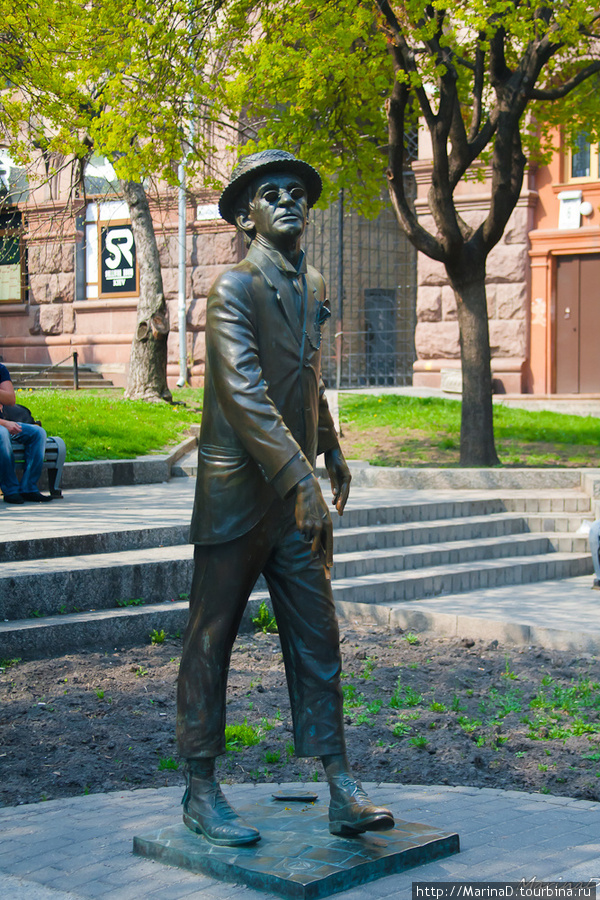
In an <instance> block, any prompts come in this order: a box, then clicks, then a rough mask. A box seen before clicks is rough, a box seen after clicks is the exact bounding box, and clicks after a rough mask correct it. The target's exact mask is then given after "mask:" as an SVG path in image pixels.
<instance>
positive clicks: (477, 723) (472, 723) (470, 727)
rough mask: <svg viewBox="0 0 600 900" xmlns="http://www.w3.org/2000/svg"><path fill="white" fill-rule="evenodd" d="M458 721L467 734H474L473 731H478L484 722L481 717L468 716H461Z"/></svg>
mask: <svg viewBox="0 0 600 900" xmlns="http://www.w3.org/2000/svg"><path fill="white" fill-rule="evenodd" d="M457 722H458V724H459V725H460V727H461V728H462V729H463V731H466V732H467V734H472V732H473V731H477V729H478V728H481V726H482V724H483V723H482V721H481V719H469V718H468V716H459V717H458V719H457Z"/></svg>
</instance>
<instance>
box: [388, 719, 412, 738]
mask: <svg viewBox="0 0 600 900" xmlns="http://www.w3.org/2000/svg"><path fill="white" fill-rule="evenodd" d="M411 730H412V729H411V727H410V725H407V723H406V722H396V724H395V725H394V727H393V728H392V734H393V735H394V737H397V738H400V737H404V736H405V735H407V734H410V732H411Z"/></svg>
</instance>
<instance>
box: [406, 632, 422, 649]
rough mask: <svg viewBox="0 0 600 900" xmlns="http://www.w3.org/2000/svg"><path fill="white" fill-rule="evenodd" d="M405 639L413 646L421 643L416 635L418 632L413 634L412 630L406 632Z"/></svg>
mask: <svg viewBox="0 0 600 900" xmlns="http://www.w3.org/2000/svg"><path fill="white" fill-rule="evenodd" d="M404 640H405V641H406V643H407V644H410V645H411V646H412V647H415V646H416V645H417V644H418V643H419V638H418V637H417V636H416V634H413V633H412V631H407V632H406V634H405V635H404Z"/></svg>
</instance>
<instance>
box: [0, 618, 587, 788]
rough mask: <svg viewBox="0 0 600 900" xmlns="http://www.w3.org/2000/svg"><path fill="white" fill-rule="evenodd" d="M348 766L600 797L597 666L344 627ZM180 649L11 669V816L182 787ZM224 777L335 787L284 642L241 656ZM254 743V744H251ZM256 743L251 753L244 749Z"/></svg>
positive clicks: (1, 759)
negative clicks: (296, 735)
mask: <svg viewBox="0 0 600 900" xmlns="http://www.w3.org/2000/svg"><path fill="white" fill-rule="evenodd" d="M342 637H343V642H342V650H343V655H344V679H343V686H344V694H345V718H346V727H347V739H348V745H349V755H350V758H351V760H352V763H353V766H354V768H355V770H356V773H357V774H358V775H359V776H360V777H361V778H362V779H363V780H365V781H391V782H404V783H409V784H439V783H444V784H462V785H473V786H478V787H497V788H506V789H508V788H511V789H517V790H526V791H541V792H543V793H552V794H562V795H566V796H571V797H578V798H583V799H594V800H597V799H600V687H599V684H598V682H600V663H599V662H598V659H597V658H596V657H595V656H590V655H587V654H581V655H577V654H574V653H572V652H557V651H546V650H543V649H539V648H535V647H533V648H526V649H520V648H514V647H508V646H507V647H504V646H501V645H498V644H497V643H496V642H493V643H492V644H488V643H483V642H481V641H469V640H463V641H460V640H458V639H440V638H436V637H433V636H430V635H420V636H418V637H415V636H413V635H406V634H402V633H401V632H399V631H394V632H393V633H392V632H390V631H389V630H387V629H385V628H380V627H374V626H369V627H366V626H361V625H352V626H344V627H343V629H342ZM179 655H180V641H175V640H172V639H167V640H166V641H165V642H164V643H162V644H157V645H147V646H140V647H134V648H130V649H122V650H114V651H110V652H108V651H107V652H83V653H77V654H68V655H65V656H59V657H56V658H53V659H45V660H35V661H27V662H18V663H15V664H13V665H7V661H5V662H4V665H5V668H4V671H3V672H2V673H1V674H0V768H1V772H2V777H1V779H0V805H16V804H20V803H31V802H36V801H39V800H44V799H55V798H58V797H68V796H74V795H81V794H86V793H93V792H97V791H109V790H118V789H123V788H132V787H160V786H163V785H170V784H183V767H182V766H179V768H177V766H178V765H179V763H180V760H178V757H177V751H176V746H175V739H174V722H175V689H176V678H177V670H178V663H179ZM228 722H229V723H230V724H232V725H233V724H237V725H243V724H244V723H246V725H248V726H251V727H250V728H242V729H236V733H234V734H233V738H234V739H236V740H237V743H235V744H233V745H232V749H231V750H230V751H229V752H228V753H227V755H226V756H225V757H223V759H222V760H221V763H220V774H221V778H222V780H223V781H226V782H242V781H243V782H252V781H273V782H277V781H295V780H297V781H299V782H304V781H310V780H311V779H315V780H322V778H323V774H322V769H321V766H320V763H319V762H318V761H317V760H312V759H311V760H297V759H295V758H294V756H293V749H292V743H291V742H292V736H291V722H290V714H289V703H288V697H287V688H286V685H285V677H284V671H283V663H282V660H281V652H280V648H279V639H278V638H277V636H276V635H266V634H261V633H259V634H256V635H243V636H241V637H240V638H239V640H238V642H237V644H236V648H235V650H234V654H233V660H232V667H231V674H230V683H229V708H228ZM252 735H253V737H252ZM249 737H251V739H252V740H255V739H257V743H255V744H253V745H252V746H244V742H245V741H247V740H248V738H249Z"/></svg>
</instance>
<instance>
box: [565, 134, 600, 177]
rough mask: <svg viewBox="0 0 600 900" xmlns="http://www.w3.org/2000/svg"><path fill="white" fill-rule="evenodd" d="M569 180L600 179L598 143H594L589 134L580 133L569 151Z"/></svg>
mask: <svg viewBox="0 0 600 900" xmlns="http://www.w3.org/2000/svg"><path fill="white" fill-rule="evenodd" d="M567 171H568V173H569V179H568V180H569V181H583V180H585V181H598V179H599V178H600V172H599V170H598V144H592V143H591V142H590V140H589V138H588V136H587V134H579V135H578V136H577V140H576V142H575V145H574V147H572V148H571V150H570V151H569V157H568V168H567Z"/></svg>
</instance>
